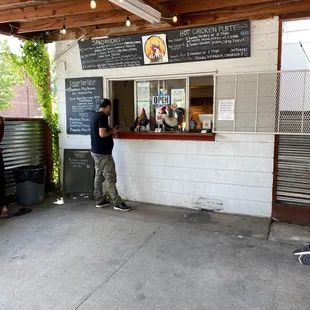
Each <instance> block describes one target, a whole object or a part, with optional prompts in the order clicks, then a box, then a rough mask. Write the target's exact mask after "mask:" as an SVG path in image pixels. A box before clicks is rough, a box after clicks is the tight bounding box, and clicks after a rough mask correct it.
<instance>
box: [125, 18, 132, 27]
mask: <svg viewBox="0 0 310 310" xmlns="http://www.w3.org/2000/svg"><path fill="white" fill-rule="evenodd" d="M126 26H127V27H130V26H131V21H130V18H129V16H127V18H126Z"/></svg>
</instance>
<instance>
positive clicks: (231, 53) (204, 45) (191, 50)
mask: <svg viewBox="0 0 310 310" xmlns="http://www.w3.org/2000/svg"><path fill="white" fill-rule="evenodd" d="M168 50H169V62H170V63H178V62H192V61H203V60H217V59H228V58H239V57H250V56H251V49H250V22H249V21H245V22H238V23H229V24H221V25H211V26H205V27H196V28H190V29H180V30H177V31H171V32H169V33H168Z"/></svg>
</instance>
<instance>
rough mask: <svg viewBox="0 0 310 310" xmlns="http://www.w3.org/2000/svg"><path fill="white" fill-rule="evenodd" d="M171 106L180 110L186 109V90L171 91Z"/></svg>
mask: <svg viewBox="0 0 310 310" xmlns="http://www.w3.org/2000/svg"><path fill="white" fill-rule="evenodd" d="M171 104H172V105H176V106H177V107H179V108H185V89H184V88H175V89H171Z"/></svg>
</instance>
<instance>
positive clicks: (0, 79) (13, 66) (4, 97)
mask: <svg viewBox="0 0 310 310" xmlns="http://www.w3.org/2000/svg"><path fill="white" fill-rule="evenodd" d="M22 83H23V77H22V72H21V70H20V66H19V63H18V57H17V56H16V55H14V54H13V53H11V51H10V47H9V44H8V42H7V40H3V41H0V111H3V110H6V109H9V108H10V107H11V102H12V100H13V98H14V95H15V93H14V90H13V89H12V87H13V86H16V85H21V84H22Z"/></svg>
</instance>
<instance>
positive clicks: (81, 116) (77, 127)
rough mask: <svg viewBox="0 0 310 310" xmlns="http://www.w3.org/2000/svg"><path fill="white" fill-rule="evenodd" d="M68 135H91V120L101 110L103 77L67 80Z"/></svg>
mask: <svg viewBox="0 0 310 310" xmlns="http://www.w3.org/2000/svg"><path fill="white" fill-rule="evenodd" d="M65 83H66V108H67V134H75V135H89V134H90V119H91V116H92V114H93V113H94V112H96V111H98V109H99V102H100V100H101V98H102V94H103V80H102V77H85V78H74V79H66V82H65Z"/></svg>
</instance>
